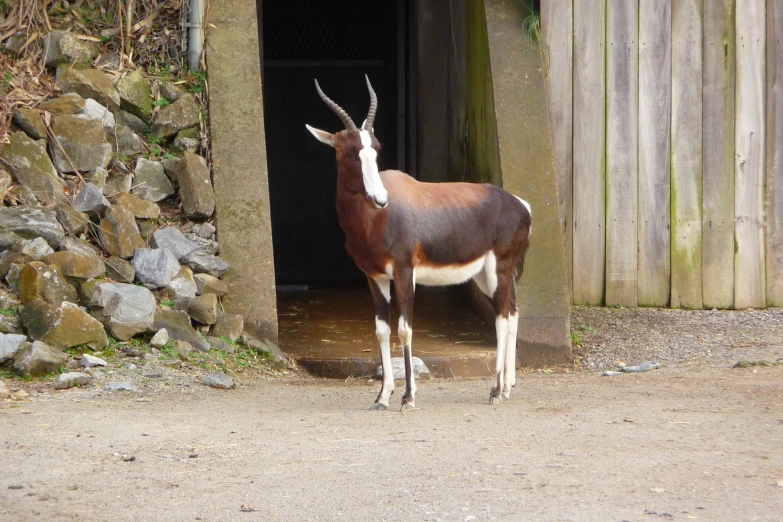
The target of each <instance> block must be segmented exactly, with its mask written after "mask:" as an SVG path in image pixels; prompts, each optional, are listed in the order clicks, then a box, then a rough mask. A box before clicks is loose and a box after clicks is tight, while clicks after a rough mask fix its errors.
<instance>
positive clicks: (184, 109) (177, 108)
mask: <svg viewBox="0 0 783 522" xmlns="http://www.w3.org/2000/svg"><path fill="white" fill-rule="evenodd" d="M200 112H201V111H200V109H199V106H198V103H196V98H195V97H194V96H193V95H192V94H189V93H188V94H185V95H183V96H181V97H180V98H179V99H178V100H177V101H175V102H174V103H172V104H171V105H169V106H168V107H164V108H163V109H161V110H160V112H158V114H156V115H155V118H154V119H153V120H152V130H151V132H152V134H153V135H154V136H156V137H158V138H164V139H167V138H168V137H169V136H173V135H174V134H176V133H178V132H179V131H181V130H182V129H187V128H188V127H193V126H194V125H197V124H198V122H199V114H200Z"/></svg>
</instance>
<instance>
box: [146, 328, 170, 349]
mask: <svg viewBox="0 0 783 522" xmlns="http://www.w3.org/2000/svg"><path fill="white" fill-rule="evenodd" d="M168 342H169V332H168V330H166V329H165V328H161V329H160V330H158V331H157V332H156V333H155V335H153V336H152V339H150V344H151V345H152V346H154V347H155V348H163V347H164V346H166V344H167V343H168Z"/></svg>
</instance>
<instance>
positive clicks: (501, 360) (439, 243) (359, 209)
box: [307, 76, 531, 411]
mask: <svg viewBox="0 0 783 522" xmlns="http://www.w3.org/2000/svg"><path fill="white" fill-rule="evenodd" d="M365 79H366V80H367V88H368V89H369V91H370V110H369V113H368V114H367V119H366V120H365V121H364V123H363V124H362V127H361V128H357V127H356V124H355V123H354V122H353V120H352V119H351V117H350V116H348V114H347V113H346V112H345V111H344V110H343V109H342V108H341V107H340V106H339V105H337V104H336V103H335V102H334V101H332V100H331V99H329V98H328V97H327V96H326V95H325V94H324V93H323V91H322V90H321V88H320V86H319V85H318V81H317V80H316V82H315V88H316V90H317V91H318V95H319V96H320V97H321V99H322V100H323V101H324V103H326V105H328V106H329V108H331V109H332V110H333V111H334V112H335V114H337V116H339V117H340V120H342V122H343V124H344V125H345V130H341V131H339V132H337V133H335V134H331V133H329V132H326V131H323V130H319V129H315V128H313V127H311V126H309V125H307V130H309V131H310V132H311V133H312V134H313V136H315V137H316V139H318V141H321V142H323V143H326V144H327V145H330V146H332V147H334V149H335V151H336V153H337V215H338V217H339V221H340V226H341V227H342V229H343V231H344V232H345V248H346V249H347V250H348V253H349V254H350V256H351V257H352V258H353V260H354V262H355V263H356V265H357V266H358V267H359V268H360V269H361V270H362V271H363V272H364V273H365V274H366V275H367V280H368V282H369V284H370V291H371V293H372V297H373V300H374V301H375V334H376V335H377V337H378V341H379V342H380V345H381V360H382V364H383V384H382V385H381V391H380V393H379V394H378V398H377V399H375V404H373V409H386V408H388V407H389V398H390V397H391V394H392V392H393V391H394V377H393V375H392V364H391V350H390V347H389V336H390V335H391V328H390V326H389V303H390V302H391V290H390V287H391V284H390V283H391V281H392V280H394V290H395V295H396V296H397V305H398V308H399V315H400V318H399V324H398V329H397V332H398V335H399V338H400V344H401V345H402V347H403V348H402V350H403V356H404V361H405V393H404V394H403V396H402V405H401V407H400V411H404V410H407V409H409V408H413V407H414V406H415V404H414V400H415V396H416V383H415V382H414V378H413V374H412V372H411V337H412V334H413V330H412V325H413V295H414V291H415V289H416V284H417V283H418V284H421V285H432V286H442V285H453V284H459V283H464V282H465V281H468V280H469V279H471V278H472V279H473V280H474V281H475V282H476V284H477V286H478V287H479V288H480V289H481V291H482V292H483V293H484V294H485V295H486V296H487V297H489V299H490V300H491V301H492V306H493V307H494V309H495V316H496V319H495V329H496V331H497V361H496V364H495V373H496V379H495V385H494V387H493V388H492V391H491V392H490V394H489V402H490V404H497V403H500V402H501V401H502V399H503V398H506V399H507V398H508V397H509V392H510V391H511V387H512V386H514V384H515V379H516V366H515V363H516V350H517V326H518V322H519V321H518V318H519V314H518V312H517V305H516V301H515V299H514V294H513V292H514V290H513V288H514V287H513V282H514V279H515V278H517V279H518V278H519V277H520V276H521V274H522V266H523V264H524V260H525V252H526V251H527V247H528V237H529V235H530V224H531V215H530V205H528V204H527V202H525V201H524V200H522V199H520V198H518V197H516V196H514V195H512V194H509V193H508V192H506V191H505V190H503V189H500V188H498V187H495V186H494V185H489V184H485V185H478V184H473V183H422V182H419V181H417V180H415V179H413V178H412V177H410V176H409V175H407V174H405V173H404V172H400V171H397V170H386V171H384V172H378V163H377V161H376V160H377V157H378V152H379V151H380V150H381V145H380V143H379V142H378V140H377V138H376V137H375V134H374V133H373V120H374V119H375V112H376V110H377V108H378V99H377V97H376V95H375V92H374V91H373V89H372V86H371V85H370V80H369V78H367V77H366V76H365Z"/></svg>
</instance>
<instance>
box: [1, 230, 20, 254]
mask: <svg viewBox="0 0 783 522" xmlns="http://www.w3.org/2000/svg"><path fill="white" fill-rule="evenodd" d="M22 241H24V239H22V237H21V236H19V235H17V234H16V233H14V232H10V231H8V230H2V231H0V251H3V252H4V251H6V250H8V249H10V248H11V247H12V246H14V245H16V244H17V243H21V242H22Z"/></svg>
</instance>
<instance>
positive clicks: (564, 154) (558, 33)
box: [541, 0, 574, 293]
mask: <svg viewBox="0 0 783 522" xmlns="http://www.w3.org/2000/svg"><path fill="white" fill-rule="evenodd" d="M572 7H573V3H572V0H565V1H564V0H544V1H542V2H541V11H542V12H541V32H542V35H543V38H544V43H545V44H546V53H547V58H548V65H549V69H548V71H547V92H548V100H549V118H550V122H551V127H552V146H553V152H554V156H555V170H556V172H557V192H558V198H559V201H560V229H561V230H562V231H563V247H564V248H565V255H566V269H567V270H568V288H569V293H570V292H571V278H572V275H573V274H572V270H573V269H572V266H573V265H572V256H573V236H572V204H571V202H572V189H573V151H574V147H573V145H574V144H573V139H574V120H573V114H574V113H573V70H574V69H573V67H574V57H573V49H574V42H573V27H574V24H573V22H574V14H573V9H572Z"/></svg>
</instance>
